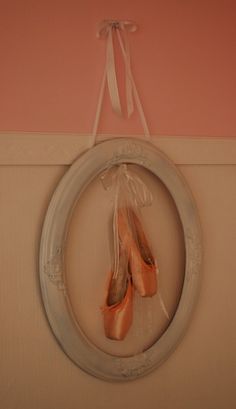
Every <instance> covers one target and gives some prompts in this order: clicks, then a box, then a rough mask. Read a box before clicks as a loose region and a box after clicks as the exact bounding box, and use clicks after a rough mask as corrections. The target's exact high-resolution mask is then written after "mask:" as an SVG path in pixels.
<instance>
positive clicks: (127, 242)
mask: <svg viewBox="0 0 236 409" xmlns="http://www.w3.org/2000/svg"><path fill="white" fill-rule="evenodd" d="M118 234H119V240H120V242H121V246H122V247H123V248H126V251H127V253H128V258H129V268H130V274H131V276H132V281H133V285H134V287H135V289H136V290H137V292H138V293H139V295H141V296H142V297H152V296H153V295H155V294H156V292H157V276H156V270H157V266H156V263H155V260H154V257H153V255H152V252H151V249H150V246H149V243H148V241H147V238H146V236H145V233H144V231H143V227H142V224H141V222H140V220H139V218H138V216H137V215H136V213H135V212H134V211H133V210H132V209H131V208H129V207H127V208H120V209H119V210H118Z"/></svg>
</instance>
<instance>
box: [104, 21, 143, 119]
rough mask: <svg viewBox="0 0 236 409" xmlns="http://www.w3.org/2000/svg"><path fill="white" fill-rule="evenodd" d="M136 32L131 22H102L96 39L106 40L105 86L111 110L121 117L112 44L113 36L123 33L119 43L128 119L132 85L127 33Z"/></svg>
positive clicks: (130, 109)
mask: <svg viewBox="0 0 236 409" xmlns="http://www.w3.org/2000/svg"><path fill="white" fill-rule="evenodd" d="M136 30H137V25H136V24H135V23H133V22H132V21H115V20H104V21H102V23H101V24H100V27H99V29H98V32H97V37H98V38H106V39H107V50H106V77H107V84H108V89H109V94H110V99H111V104H112V108H113V110H114V111H115V112H116V113H117V114H118V115H121V116H122V110H121V103H120V96H119V90H118V85H117V76H116V67H115V57H114V44H113V34H118V32H119V31H122V32H123V33H124V42H123V41H122V39H121V41H122V44H121V43H120V39H119V43H120V46H121V49H122V48H123V51H124V54H123V51H122V55H123V58H124V63H125V73H126V78H125V83H126V100H127V111H128V117H130V116H131V114H132V113H133V110H134V104H133V95H132V83H131V79H130V76H129V71H130V51H129V44H128V37H127V32H134V31H136Z"/></svg>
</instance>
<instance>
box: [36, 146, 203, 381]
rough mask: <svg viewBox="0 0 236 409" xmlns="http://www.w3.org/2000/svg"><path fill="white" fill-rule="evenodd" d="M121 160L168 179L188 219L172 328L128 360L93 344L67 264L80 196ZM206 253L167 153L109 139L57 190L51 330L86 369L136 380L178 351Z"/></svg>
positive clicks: (48, 270)
mask: <svg viewBox="0 0 236 409" xmlns="http://www.w3.org/2000/svg"><path fill="white" fill-rule="evenodd" d="M121 163H132V164H136V165H140V166H143V167H144V168H145V169H147V170H149V171H150V172H152V173H153V174H154V175H156V176H157V177H158V178H159V179H160V180H161V181H162V182H163V183H164V185H165V186H166V188H167V189H168V191H169V193H170V194H171V196H172V198H173V200H174V202H175V204H176V207H177V210H178V213H179V216H180V220H181V222H182V226H183V232H184V241H185V250H186V269H185V277H184V285H183V290H182V293H181V297H180V301H179V304H178V307H177V310H176V313H175V316H174V318H173V320H172V321H171V323H170V325H169V327H168V328H167V330H166V331H165V332H164V334H163V335H162V336H161V338H160V339H159V340H157V341H156V343H155V344H154V345H152V346H151V347H150V348H149V349H147V350H146V351H145V352H143V353H141V354H138V355H135V356H133V357H124V358H123V357H117V356H112V355H109V354H106V353H105V352H103V351H101V350H100V349H98V348H97V347H96V346H95V345H93V344H91V342H90V341H89V340H88V338H87V337H86V335H85V334H84V333H83V332H82V330H81V329H80V327H79V325H78V324H77V322H76V320H75V319H74V318H73V313H72V309H71V308H70V303H69V299H68V297H67V293H66V286H65V282H64V275H65V271H64V262H63V254H64V251H63V249H64V245H65V239H66V232H67V226H68V223H69V220H70V216H71V213H72V211H73V208H74V206H75V205H76V203H77V201H78V200H79V197H80V194H81V193H82V192H83V190H84V189H85V188H86V186H87V185H88V184H89V183H90V182H91V181H92V180H93V179H94V178H95V177H96V176H97V175H98V174H99V173H100V172H102V171H103V170H104V169H106V168H107V167H108V166H110V165H113V164H114V165H118V164H121ZM201 257H202V249H201V232H200V224H199V218H198V213H197V210H196V207H195V203H194V200H193V198H192V195H191V193H190V191H189V188H188V186H187V185H186V182H185V181H184V179H183V177H182V175H181V174H180V173H179V171H178V170H177V169H176V167H175V166H174V165H173V163H172V162H171V161H170V160H169V159H168V158H167V157H166V156H165V155H164V154H163V153H162V152H160V151H159V150H157V149H156V148H155V147H154V146H153V145H151V144H148V143H147V142H144V141H141V140H138V139H134V138H117V139H112V140H108V141H105V142H102V143H99V144H98V145H97V146H96V147H94V148H93V149H91V150H89V151H87V152H85V153H84V154H83V155H82V156H80V157H79V158H78V159H77V160H76V161H75V162H74V164H73V165H72V166H71V167H70V168H69V170H68V171H67V172H66V174H65V176H64V177H63V178H62V180H61V182H60V183H59V185H58V187H57V189H56V190H55V193H54V195H53V197H52V200H51V203H50V205H49V208H48V211H47V214H46V218H45V222H44V226H43V231H42V237H41V246H40V257H39V263H40V282H41V289H42V297H43V302H44V306H45V310H46V314H47V317H48V319H49V323H50V325H51V328H52V330H53V332H54V334H55V336H56V338H57V340H58V342H59V343H60V345H61V346H62V348H63V350H64V351H65V353H66V354H67V355H68V356H69V357H70V358H71V359H72V360H73V361H74V362H75V363H76V364H77V365H78V366H79V367H81V368H82V369H83V370H85V371H86V372H88V373H90V374H92V375H94V376H97V377H99V378H102V379H105V380H109V381H112V380H113V381H114V380H115V381H124V380H131V379H135V378H138V377H140V376H143V375H145V374H147V373H149V372H151V371H152V370H153V369H155V368H156V367H157V366H158V365H160V363H161V362H162V361H163V360H164V359H166V358H167V357H168V356H169V354H170V353H171V352H172V351H173V349H174V348H175V347H176V345H177V343H178V342H179V341H180V339H181V337H182V335H183V333H184V331H185V329H186V327H187V325H188V323H189V320H190V319H191V313H192V309H193V306H194V303H195V300H196V297H197V293H198V288H199V277H200V274H199V273H200V265H201Z"/></svg>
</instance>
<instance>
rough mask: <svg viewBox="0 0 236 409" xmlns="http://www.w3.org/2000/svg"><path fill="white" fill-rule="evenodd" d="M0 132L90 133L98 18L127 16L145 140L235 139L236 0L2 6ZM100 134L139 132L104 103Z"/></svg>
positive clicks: (98, 66) (15, 1)
mask: <svg viewBox="0 0 236 409" xmlns="http://www.w3.org/2000/svg"><path fill="white" fill-rule="evenodd" d="M0 9H1V10H0V11H1V12H0V61H1V63H0V95H1V98H0V130H3V131H5V130H24V131H50V132H51V131H53V132H54V131H55V132H78V133H90V132H91V129H92V121H93V118H94V115H95V110H96V102H97V98H98V92H99V87H100V81H101V77H102V72H103V65H104V56H105V54H104V51H105V48H104V46H105V45H104V41H102V40H101V41H99V40H98V39H97V38H96V26H97V24H98V23H99V22H100V21H101V20H103V19H109V18H115V19H131V20H134V21H136V22H137V23H138V25H139V27H140V29H139V30H138V32H136V33H134V34H131V35H130V43H131V52H132V62H133V71H134V75H135V78H136V82H137V86H138V89H139V91H140V95H141V99H142V101H143V105H144V108H145V111H146V114H147V119H148V123H149V125H150V129H151V133H152V134H157V135H206V136H212V135H215V136H235V135H236V115H235V106H236V76H235V72H236V24H235V21H236V2H235V1H234V0H199V1H196V0H189V1H184V0H182V1H177V0H167V1H163V0H162V1H161V0H147V1H144V0H136V1H131V0H119V1H114V0H100V1H98V0H77V1H76V0H57V1H55V0H50V1H46V0H41V1H36V0H10V1H8V0H1V2H0ZM100 129H101V131H103V132H105V133H106V132H113V133H123V134H127V133H135V134H137V133H141V132H142V129H141V126H140V124H139V120H138V117H137V115H134V117H133V118H132V119H131V120H130V121H129V122H128V121H123V120H121V119H120V118H116V117H115V116H114V114H112V112H111V108H110V104H109V101H108V98H106V101H105V104H104V111H103V118H102V121H101V127H100Z"/></svg>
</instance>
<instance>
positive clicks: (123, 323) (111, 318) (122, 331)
mask: <svg viewBox="0 0 236 409" xmlns="http://www.w3.org/2000/svg"><path fill="white" fill-rule="evenodd" d="M111 279H112V276H111ZM108 298H109V290H108V296H107V300H106V305H105V307H103V308H102V311H103V317H104V330H105V335H106V337H107V338H109V339H112V340H116V341H122V340H123V339H124V338H125V336H126V335H127V333H128V331H129V328H130V327H131V325H132V320H133V286H132V282H131V279H130V277H128V278H127V285H126V293H125V295H124V297H123V298H122V299H121V301H119V302H116V303H114V304H111V305H109V303H108Z"/></svg>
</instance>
